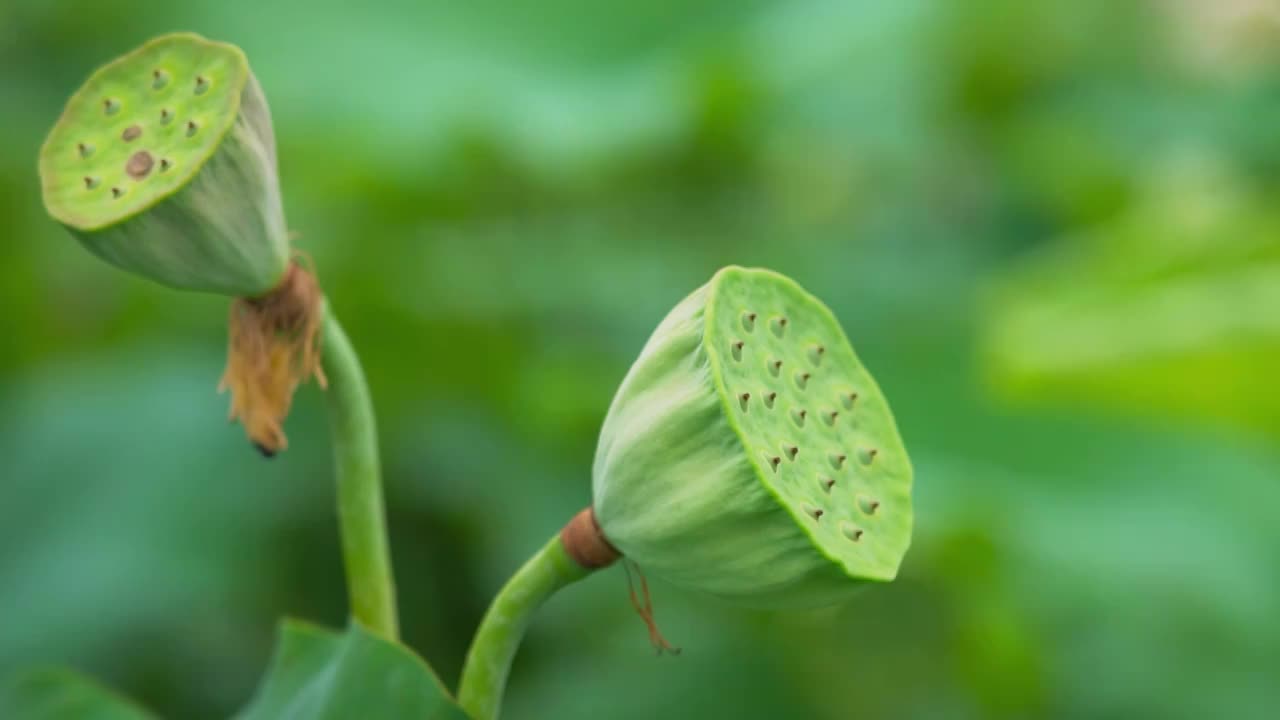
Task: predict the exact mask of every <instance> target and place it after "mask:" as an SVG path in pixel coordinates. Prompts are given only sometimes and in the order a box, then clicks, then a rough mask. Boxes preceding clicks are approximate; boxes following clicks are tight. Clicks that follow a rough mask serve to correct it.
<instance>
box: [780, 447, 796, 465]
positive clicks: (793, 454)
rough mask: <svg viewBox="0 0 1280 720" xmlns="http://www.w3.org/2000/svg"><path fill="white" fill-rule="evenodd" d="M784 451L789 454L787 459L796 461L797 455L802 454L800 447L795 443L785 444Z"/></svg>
mask: <svg viewBox="0 0 1280 720" xmlns="http://www.w3.org/2000/svg"><path fill="white" fill-rule="evenodd" d="M782 451H783V452H785V453H786V454H787V459H788V460H790V461H792V462H795V459H796V456H797V455H799V454H800V448H798V447H796V446H795V445H784V446H783V447H782Z"/></svg>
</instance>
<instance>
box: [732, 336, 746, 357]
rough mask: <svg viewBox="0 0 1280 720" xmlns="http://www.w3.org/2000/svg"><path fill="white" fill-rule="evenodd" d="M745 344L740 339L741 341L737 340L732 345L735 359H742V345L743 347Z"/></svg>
mask: <svg viewBox="0 0 1280 720" xmlns="http://www.w3.org/2000/svg"><path fill="white" fill-rule="evenodd" d="M743 345H744V343H743V342H742V341H741V340H739V341H737V342H735V343H734V344H733V345H732V346H731V347H732V349H733V359H734V360H742V347H743Z"/></svg>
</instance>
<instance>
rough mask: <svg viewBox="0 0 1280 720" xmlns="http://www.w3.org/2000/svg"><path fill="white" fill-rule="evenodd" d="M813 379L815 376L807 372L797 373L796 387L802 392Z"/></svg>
mask: <svg viewBox="0 0 1280 720" xmlns="http://www.w3.org/2000/svg"><path fill="white" fill-rule="evenodd" d="M811 377H813V376H812V375H810V374H809V373H807V372H798V373H796V387H798V388H800V389H801V390H803V389H805V387H806V386H808V385H809V378H811Z"/></svg>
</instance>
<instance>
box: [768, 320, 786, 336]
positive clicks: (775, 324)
mask: <svg viewBox="0 0 1280 720" xmlns="http://www.w3.org/2000/svg"><path fill="white" fill-rule="evenodd" d="M769 327H771V328H772V329H773V334H774V335H777V336H778V337H782V336H783V335H785V334H786V333H787V319H786V318H785V317H782V316H781V315H779V316H778V317H775V318H774V319H773V320H771V321H770V322H769Z"/></svg>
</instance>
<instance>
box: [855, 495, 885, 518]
mask: <svg viewBox="0 0 1280 720" xmlns="http://www.w3.org/2000/svg"><path fill="white" fill-rule="evenodd" d="M858 509H859V510H861V511H862V512H863V513H865V514H867V515H875V514H876V510H879V509H880V501H879V500H872V499H871V498H868V497H859V498H858Z"/></svg>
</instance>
